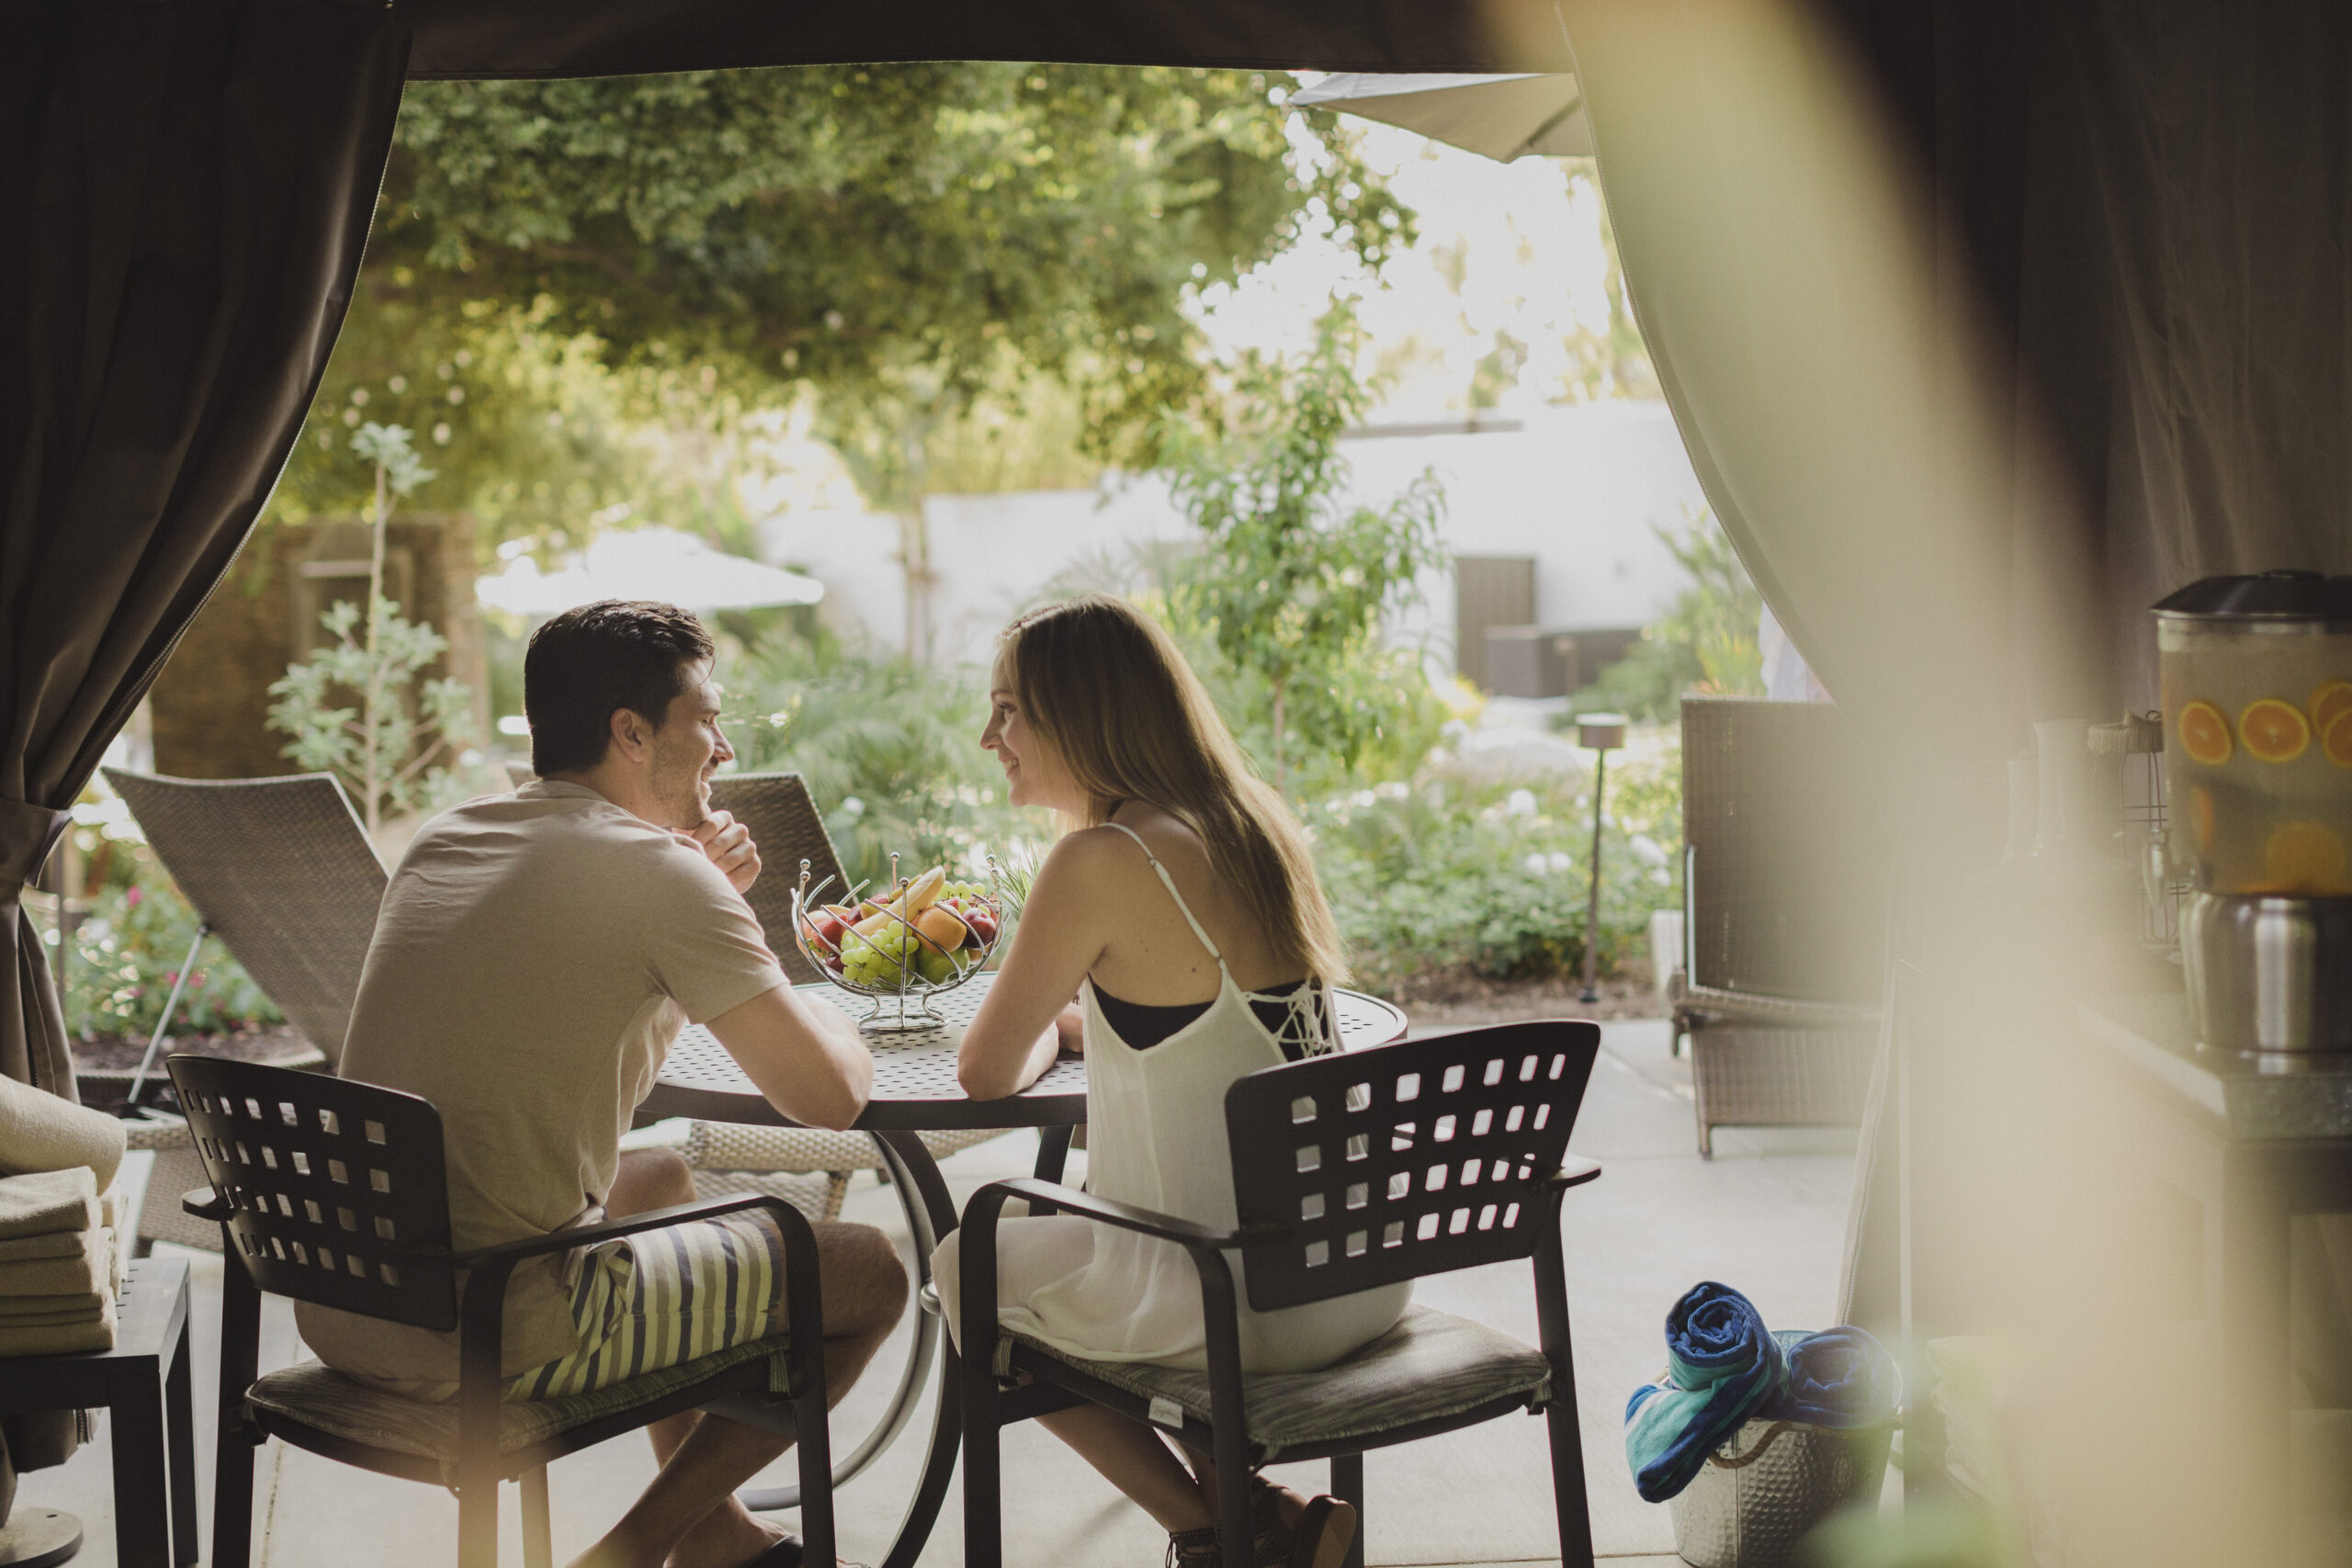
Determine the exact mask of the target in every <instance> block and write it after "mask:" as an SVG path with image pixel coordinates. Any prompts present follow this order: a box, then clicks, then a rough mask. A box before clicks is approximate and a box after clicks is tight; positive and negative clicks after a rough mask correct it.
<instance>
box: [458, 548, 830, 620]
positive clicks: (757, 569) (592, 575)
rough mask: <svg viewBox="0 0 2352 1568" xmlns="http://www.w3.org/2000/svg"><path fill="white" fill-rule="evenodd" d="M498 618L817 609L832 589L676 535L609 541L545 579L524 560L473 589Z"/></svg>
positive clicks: (535, 566)
mask: <svg viewBox="0 0 2352 1568" xmlns="http://www.w3.org/2000/svg"><path fill="white" fill-rule="evenodd" d="M474 596H475V597H476V598H477V599H478V600H480V601H481V603H482V604H486V605H488V606H489V607H491V608H492V609H493V610H504V611H507V612H509V613H511V614H514V615H561V614H562V613H563V612H564V611H566V610H571V609H576V608H577V607H579V606H580V605H582V604H594V603H595V602H596V601H597V600H599V599H651V600H657V601H660V602H662V603H664V604H675V605H677V606H678V607H679V608H680V609H682V610H756V609H763V608H768V607H771V606H774V605H780V604H816V603H817V602H818V601H819V600H820V599H822V598H823V597H824V596H825V585H824V584H823V583H821V582H819V581H817V580H816V579H815V578H813V577H804V576H802V575H801V574H800V573H798V572H797V571H786V570H785V569H784V568H782V567H776V566H768V565H766V564H764V563H763V562H760V561H755V560H749V559H746V558H743V557H741V556H731V555H729V554H727V553H726V552H725V551H723V550H715V549H713V548H711V547H710V546H709V545H707V544H706V543H704V542H703V541H702V540H701V539H698V538H696V537H695V536H693V535H691V534H682V533H679V532H678V531H677V530H676V529H674V528H640V529H638V530H637V531H635V532H634V533H628V534H607V535H605V536H604V537H603V538H600V539H598V540H596V541H595V542H594V543H593V544H591V545H590V546H589V547H587V548H586V549H585V550H583V551H582V552H581V553H580V555H579V557H578V558H576V559H575V560H574V561H573V563H572V564H571V565H569V566H565V567H562V568H560V569H558V570H554V571H542V570H539V564H538V562H537V561H535V560H533V559H532V558H530V557H528V556H525V557H523V558H520V559H518V560H514V561H510V562H508V563H507V566H506V570H504V571H502V572H500V573H498V574H497V575H495V576H493V577H485V578H482V579H481V580H480V581H477V582H476V583H475V584H474Z"/></svg>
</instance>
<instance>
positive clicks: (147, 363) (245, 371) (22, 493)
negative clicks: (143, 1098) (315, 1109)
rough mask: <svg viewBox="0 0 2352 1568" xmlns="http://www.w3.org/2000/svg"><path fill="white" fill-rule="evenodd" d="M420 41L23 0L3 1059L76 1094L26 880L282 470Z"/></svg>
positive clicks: (312, 5)
mask: <svg viewBox="0 0 2352 1568" xmlns="http://www.w3.org/2000/svg"><path fill="white" fill-rule="evenodd" d="M407 50H408V44H407V34H406V32H405V30H404V29H403V28H401V26H400V25H399V24H398V23H397V22H396V21H395V20H394V18H393V17H392V15H391V13H390V10H389V9H388V8H387V7H386V6H382V5H364V4H344V3H336V0H172V3H169V4H160V5H159V4H153V3H130V0H17V4H12V5H10V6H6V7H5V8H0V215H5V220H6V226H7V227H8V229H9V230H10V231H12V232H13V234H14V235H15V238H14V239H13V240H12V241H11V242H10V243H8V244H7V245H6V247H5V249H0V1072H5V1073H6V1074H7V1075H8V1076H10V1077H15V1078H17V1079H20V1080H23V1081H28V1082H31V1083H34V1084H37V1085H39V1086H40V1087H41V1088H44V1089H51V1090H52V1091H54V1092H56V1093H59V1094H62V1095H64V1096H66V1097H67V1098H69V1099H70V1098H74V1077H73V1067H72V1064H71V1061H70V1059H69V1057H68V1056H67V1055H66V1050H65V1041H64V1033H63V1029H62V1019H61V1017H60V1011H59V1007H58V998H57V996H56V994H55V990H54V987H53V983H52V981H51V975H50V971H49V966H48V964H47V962H46V960H45V958H44V955H43V951H42V945H41V942H40V937H39V934H38V932H37V931H36V930H35V928H34V926H33V924H32V921H31V919H30V917H29V915H28V914H27V913H26V912H25V911H24V910H23V908H21V900H20V897H19V895H20V893H21V891H22V885H23V884H24V883H25V882H26V881H28V880H29V879H30V878H31V877H32V876H34V875H35V874H38V872H39V870H40V864H41V863H42V862H43V861H44V860H46V858H47V856H48V853H49V851H50V848H51V845H53V843H54V841H55V839H56V836H57V834H58V832H59V831H60V830H62V827H63V825H64V818H63V813H64V811H65V809H66V808H67V807H70V806H71V805H72V803H73V800H74V797H75V795H78V794H79V793H80V791H81V789H82V786H83V785H84V784H85V783H86V782H87V780H88V778H89V776H90V774H91V773H92V771H93V770H94V769H96V766H97V763H98V760H99V758H100V756H101V755H102V754H103V753H104V751H105V750H106V747H107V744H108V742H110V741H111V740H112V739H113V738H114V736H115V734H116V733H117V732H118V731H119V729H120V728H121V727H122V725H123V723H124V722H125V721H126V720H127V719H128V717H129V716H130V711H131V709H132V708H133V707H134V706H135V705H137V703H138V701H139V699H140V697H141V695H142V694H144V693H145V691H146V689H147V686H148V684H149V683H150V682H152V681H153V679H154V676H155V673H156V671H158V670H159V669H161V668H162V665H163V662H164V658H165V657H166V656H167V655H168V654H169V652H170V650H171V648H172V645H173V643H174V642H175V640H176V639H177V637H178V636H179V634H180V632H181V630H182V629H183V628H184V627H185V626H187V623H188V621H189V620H190V619H192V618H193V617H194V615H195V614H196V612H197V610H198V608H199V607H200V606H201V605H202V604H203V602H204V600H205V598H206V597H207V596H208V595H209V593H210V592H211V591H212V589H213V587H214V585H215V584H216V583H217V582H218V581H220V577H221V575H222V573H223V572H224V571H226V570H227V568H228V565H229V562H230V560H231V559H232V557H233V556H234V555H235V553H236V551H237V549H238V547H240V546H241V545H242V544H243V540H244V537H245V535H246V533H247V532H248V530H250V529H251V527H252V526H253V524H254V519H255V518H256V517H257V516H258V515H259V513H260V512H261V508H262V505H263V503H264V502H266V500H267V499H268V495H269V491H270V489H271V487H272V486H273V485H274V484H275V483H276V482H277V475H278V472H279V470H280V468H283V466H284V464H285V461H286V457H287V454H288V451H289V449H290V447H291V445H292V443H293V440H294V438H295V436H296V435H297V434H298V433H299V432H300V427H301V421H302V416H303V413H304V412H305V410H306V409H307V408H308V407H309V404H310V400H311V395H312V393H313V392H314V391H315V389H316V388H317V385H318V379H319V377H320V374H321V373H322V371H323V369H324V368H325V365H326V359H327V355H328V352H329V350H330V349H331V348H332V347H333V345H334V338H335V333H336V332H337V331H338V330H339V329H340V327H341V325H342V321H343V315H344V310H345V306H346V304H347V303H348V301H349V299H350V292H351V287H352V279H353V276H354V275H355V274H356V271H357V269H358V265H359V260H360V254H361V250H362V247H363V245H364V243H365V241H366V238H367V232H368V220H369V218H370V216H371V214H372V212H373V209H374V205H375V200H376V195H377V191H378V189H379V186H380V184H381V180H382V175H383V167H384V160H385V157H386V154H387V152H389V150H390V142H391V134H392V124H393V120H394V118H395V117H396V115H397V113H398V110H399V105H400V96H401V76H402V72H403V69H404V67H405V64H406V60H407Z"/></svg>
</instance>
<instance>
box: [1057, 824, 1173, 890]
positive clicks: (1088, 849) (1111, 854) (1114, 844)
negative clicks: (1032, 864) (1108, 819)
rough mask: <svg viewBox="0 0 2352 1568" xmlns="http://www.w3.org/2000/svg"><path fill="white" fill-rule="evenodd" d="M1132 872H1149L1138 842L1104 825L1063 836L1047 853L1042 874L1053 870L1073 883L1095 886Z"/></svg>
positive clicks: (1078, 830) (1081, 829)
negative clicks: (1105, 878)
mask: <svg viewBox="0 0 2352 1568" xmlns="http://www.w3.org/2000/svg"><path fill="white" fill-rule="evenodd" d="M1130 863H1132V866H1131V865H1130ZM1130 869H1133V870H1136V871H1143V870H1146V869H1148V867H1147V863H1146V862H1145V860H1144V858H1143V856H1142V855H1141V854H1139V853H1138V852H1136V841H1135V840H1133V839H1130V838H1128V837H1127V836H1126V835H1125V833H1122V832H1120V831H1119V830H1118V829H1116V828H1113V827H1110V826H1108V825H1104V826H1103V827H1097V828H1080V829H1077V830H1076V831H1074V832H1069V833H1065V834H1063V835H1062V836H1061V837H1060V838H1059V839H1057V840H1055V842H1054V847H1053V848H1052V849H1051V850H1050V851H1048V852H1046V861H1045V864H1044V865H1043V866H1040V867H1039V868H1038V874H1039V875H1041V876H1042V875H1044V874H1046V872H1047V871H1049V870H1050V871H1054V872H1057V873H1059V874H1061V875H1063V876H1066V877H1069V878H1072V879H1083V880H1085V881H1089V882H1093V881H1098V880H1100V879H1102V878H1103V877H1106V876H1113V877H1115V876H1117V875H1119V874H1122V873H1124V872H1126V871H1128V870H1130Z"/></svg>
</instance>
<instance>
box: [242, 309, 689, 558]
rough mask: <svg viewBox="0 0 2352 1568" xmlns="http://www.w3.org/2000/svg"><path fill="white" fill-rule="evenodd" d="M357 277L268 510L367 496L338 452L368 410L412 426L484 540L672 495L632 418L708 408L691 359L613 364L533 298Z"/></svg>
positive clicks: (343, 510)
mask: <svg viewBox="0 0 2352 1568" xmlns="http://www.w3.org/2000/svg"><path fill="white" fill-rule="evenodd" d="M409 276H411V278H412V281H413V269H411V272H410V274H409ZM358 288H359V293H358V298H357V299H356V301H355V302H354V304H353V306H352V310H351V312H350V314H349V315H348V317H346V319H345V323H344V329H343V334H342V336H341V337H340V338H338V339H337V340H336V343H335V351H334V360H333V362H332V363H331V364H330V365H329V366H328V367H327V376H326V379H325V381H324V383H323V384H322V388H321V389H320V392H319V396H318V398H317V399H316V400H314V401H313V402H312V403H311V412H310V415H309V418H308V421H307V423H305V424H304V426H303V431H302V435H301V439H300V442H299V443H298V444H297V446H296V447H295V450H294V455H293V457H292V459H291V460H290V461H289V462H288V464H287V468H286V473H285V476H284V478H283V479H281V480H280V481H279V484H278V487H277V491H276V492H275V494H274V495H273V496H272V498H271V502H270V514H271V515H272V516H273V517H275V518H278V519H283V520H285V521H288V522H298V523H299V522H302V521H305V520H307V519H309V518H311V517H313V516H320V515H335V514H349V513H354V512H358V511H361V510H363V509H364V507H365V505H366V503H367V501H368V489H367V483H366V481H365V480H364V479H362V478H361V477H360V476H359V475H358V474H356V472H355V471H354V470H353V469H352V468H351V467H350V466H349V465H348V464H347V463H346V462H345V460H344V453H345V450H346V449H347V448H348V447H349V446H351V445H352V443H353V442H354V441H355V440H356V436H355V434H354V432H356V430H357V429H358V428H359V426H360V425H361V423H362V421H363V420H366V419H368V418H374V419H378V420H380V421H383V422H386V423H397V424H401V425H404V426H406V427H408V428H409V429H412V430H414V431H416V432H419V433H420V434H419V435H418V437H417V439H418V442H419V444H420V445H422V446H425V447H426V448H427V449H428V450H429V451H431V453H432V454H433V461H434V464H435V468H436V469H437V475H436V483H435V495H436V497H437V498H438V499H439V501H440V502H441V503H442V504H443V505H444V506H446V507H447V509H449V510H451V511H457V512H465V513H470V514H471V515H472V516H473V518H474V519H475V523H476V525H477V529H478V532H479V535H480V536H481V540H482V543H483V545H484V546H485V547H495V546H497V545H498V544H499V543H501V542H503V541H504V540H506V539H510V538H518V537H521V538H533V539H549V538H551V539H552V542H554V543H556V544H557V545H559V546H560V545H562V544H565V543H577V542H580V541H581V540H582V539H584V537H585V536H586V534H587V532H588V531H589V528H590V526H591V525H592V520H593V519H594V518H595V517H596V516H597V514H598V513H607V512H609V511H610V509H614V508H621V509H623V511H622V513H620V514H625V512H626V507H627V504H628V502H631V501H632V500H639V501H641V500H643V499H645V498H648V497H653V498H655V499H657V500H659V499H667V498H666V497H665V496H664V495H663V493H662V488H661V486H660V485H659V483H658V482H657V478H658V477H657V475H656V473H655V472H654V468H653V464H652V462H651V461H650V459H651V457H653V456H654V453H653V451H652V449H651V448H650V447H648V446H645V445H644V444H643V443H642V441H641V439H640V434H641V431H640V423H641V422H642V421H643V420H645V419H648V418H651V419H661V418H666V417H671V416H672V415H673V413H679V416H680V417H685V416H688V415H691V416H693V417H695V418H702V419H706V420H707V419H710V418H715V417H718V414H717V413H715V412H712V411H710V410H708V409H707V408H706V406H705V405H706V404H707V402H708V401H709V400H710V398H709V395H707V392H706V389H705V388H704V385H703V382H702V379H701V378H700V377H699V375H693V374H684V373H669V374H656V373H652V372H645V373H639V374H628V373H616V372H615V371H613V370H612V369H610V368H609V367H607V366H606V365H605V363H604V360H603V357H602V352H603V351H602V344H601V343H600V342H599V341H598V340H596V339H595V338H594V337H589V336H583V335H580V334H569V335H567V334H566V333H561V332H559V331H557V330H555V329H553V328H552V327H550V326H549V325H548V316H549V314H550V313H551V311H550V310H549V309H548V307H547V306H546V304H545V303H544V302H543V303H542V304H540V305H538V306H532V305H528V304H521V305H512V304H507V303H503V302H500V301H494V300H472V301H463V302H453V301H452V300H450V299H447V298H444V297H437V296H434V295H431V294H429V293H424V292H421V291H419V290H418V289H416V288H413V287H395V286H393V285H392V284H391V283H390V280H389V279H388V278H386V277H385V276H381V275H379V274H375V273H369V272H366V271H363V272H362V273H361V275H360V279H359V285H358ZM712 386H713V387H714V388H715V386H716V378H715V377H714V378H713V381H712ZM680 411H683V412H680Z"/></svg>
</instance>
